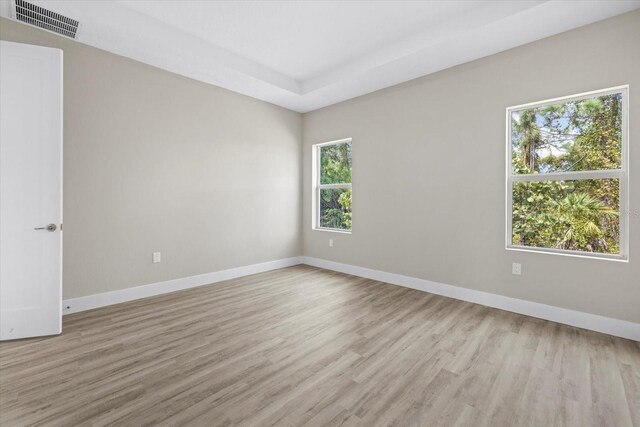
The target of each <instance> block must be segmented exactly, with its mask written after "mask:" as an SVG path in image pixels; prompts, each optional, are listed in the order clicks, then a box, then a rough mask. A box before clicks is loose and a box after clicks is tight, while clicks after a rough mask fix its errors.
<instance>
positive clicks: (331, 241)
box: [329, 239, 333, 248]
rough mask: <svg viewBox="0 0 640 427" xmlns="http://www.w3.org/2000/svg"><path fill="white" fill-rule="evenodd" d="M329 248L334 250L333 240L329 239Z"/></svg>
mask: <svg viewBox="0 0 640 427" xmlns="http://www.w3.org/2000/svg"><path fill="white" fill-rule="evenodd" d="M329 247H330V248H332V247H333V239H329Z"/></svg>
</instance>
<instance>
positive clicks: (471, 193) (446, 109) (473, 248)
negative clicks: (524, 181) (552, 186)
mask: <svg viewBox="0 0 640 427" xmlns="http://www.w3.org/2000/svg"><path fill="white" fill-rule="evenodd" d="M627 83H628V84H630V87H631V89H630V90H631V96H630V100H631V105H630V118H631V120H630V122H631V128H630V135H631V139H630V151H631V159H630V160H631V161H630V169H631V174H632V175H631V178H632V181H631V200H630V202H631V209H632V211H634V212H640V197H638V196H639V195H640V194H638V187H639V185H638V184H640V183H639V182H638V176H639V175H640V147H639V146H638V135H640V120H638V119H639V117H638V111H640V102H639V101H640V95H639V93H637V91H638V90H640V12H638V11H636V12H632V13H629V14H626V15H622V16H620V17H616V18H613V19H610V20H607V21H603V22H600V23H596V24H593V25H590V26H588V27H583V28H580V29H577V30H574V31H571V32H567V33H564V34H560V35H558V36H555V37H552V38H548V39H545V40H542V41H539V42H536V43H532V44H529V45H526V46H522V47H519V48H516V49H512V50H509V51H506V52H503V53H500V54H497V55H493V56H490V57H487V58H484V59H481V60H478V61H474V62H471V63H468V64H464V65H461V66H458V67H455V68H452V69H448V70H445V71H443V72H440V73H437V74H434V75H430V76H426V77H423V78H419V79H416V80H413V81H410V82H408V83H405V84H401V85H398V86H395V87H392V88H389V89H385V90H382V91H379V92H376V93H373V94H370V95H366V96H363V97H360V98H357V99H353V100H350V101H346V102H343V103H341V104H338V105H334V106H331V107H327V108H324V109H321V110H318V111H315V112H311V113H308V114H305V115H304V119H303V120H304V122H303V130H304V131H303V134H304V139H303V140H304V152H303V159H304V162H303V166H304V169H303V179H304V185H303V190H304V196H303V206H304V207H303V252H304V254H305V255H308V256H312V257H318V258H324V259H328V260H333V261H338V262H343V263H348V264H353V265H358V266H363V267H369V268H373V269H379V270H384V271H388V272H393V273H400V274H404V275H408V276H414V277H418V278H423V279H429V280H433V281H438V282H443V283H447V284H451V285H457V286H464V287H467V288H471V289H477V290H481V291H487V292H492V293H497V294H501V295H506V296H510V297H516V298H522V299H526V300H531V301H536V302H540V303H546V304H551V305H555V306H560V307H566V308H570V309H575V310H580V311H585V312H589V313H595V314H600V315H605V316H609V317H613V318H619V319H625V320H629V321H634V322H640V279H639V278H640V216H639V215H638V214H636V215H634V216H631V217H630V220H629V222H630V228H631V236H630V262H628V263H623V262H614V261H605V260H593V259H582V258H574V257H566V256H558V255H550V254H539V253H522V252H512V251H506V250H505V248H504V241H505V108H506V107H507V106H510V105H517V104H522V103H526V102H532V101H538V100H543V99H547V98H553V97H558V96H562V95H570V94H574V93H579V92H585V91H590V90H595V89H601V88H606V87H611V86H616V85H621V84H627ZM346 137H353V156H354V158H353V234H351V235H344V234H336V233H330V232H326V231H314V230H312V229H311V219H310V216H311V194H312V192H311V169H310V166H311V145H312V144H315V143H319V142H324V141H331V140H336V139H341V138H346ZM329 238H332V239H334V247H333V248H330V247H329V246H328V239H329ZM512 262H520V263H522V269H523V273H522V276H520V277H518V276H513V275H512V274H511V263H512Z"/></svg>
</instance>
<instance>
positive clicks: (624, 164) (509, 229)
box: [505, 85, 629, 262]
mask: <svg viewBox="0 0 640 427" xmlns="http://www.w3.org/2000/svg"><path fill="white" fill-rule="evenodd" d="M613 93H622V152H621V165H620V166H621V167H620V169H610V170H593V171H577V172H556V173H535V174H514V173H513V166H512V163H511V162H512V160H511V152H512V147H511V114H512V113H513V112H514V111H519V110H523V109H527V108H533V107H541V106H545V105H550V104H557V103H560V102H568V101H579V100H582V99H588V98H593V97H596V96H603V95H610V94H613ZM506 124H507V127H506V142H507V144H506V145H507V151H506V152H507V158H506V201H507V203H506V233H505V234H506V242H505V243H506V249H507V250H513V251H524V252H539V253H550V254H556V255H565V256H575V257H581V258H595V259H606V260H613V261H624V262H628V261H629V222H628V217H629V215H628V213H629V85H623V86H616V87H611V88H607V89H602V90H594V91H591V92H584V93H579V94H576V95H569V96H562V97H559V98H553V99H546V100H544V101H538V102H531V103H528V104H521V105H515V106H512V107H507V111H506ZM602 178H613V179H619V180H620V253H619V254H604V253H593V252H583V251H573V250H567V249H554V248H537V247H532V246H522V245H514V244H513V223H512V221H513V183H514V182H533V181H557V180H583V179H602Z"/></svg>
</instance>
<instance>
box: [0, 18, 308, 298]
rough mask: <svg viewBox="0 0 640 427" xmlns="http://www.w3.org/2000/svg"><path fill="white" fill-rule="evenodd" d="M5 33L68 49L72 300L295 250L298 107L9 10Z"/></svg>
mask: <svg viewBox="0 0 640 427" xmlns="http://www.w3.org/2000/svg"><path fill="white" fill-rule="evenodd" d="M0 38H1V39H3V40H9V41H17V42H22V43H30V44H37V45H42V46H51V47H57V48H61V49H63V50H64V74H65V75H64V85H65V88H64V96H65V100H64V114H65V120H64V133H65V135H64V151H65V153H64V173H65V176H64V276H63V278H64V280H63V282H64V285H63V288H64V298H72V297H78V296H84V295H91V294H95V293H100V292H106V291H112V290H117V289H122V288H127V287H132V286H137V285H144V284H148V283H153V282H158V281H163V280H169V279H175V278H181V277H186V276H191V275H196V274H202V273H208V272H212V271H218V270H222V269H226V268H232V267H238V266H243V265H248V264H254V263H259V262H263V261H269V260H274V259H280V258H286V257H291V256H297V255H299V254H300V251H301V248H300V217H301V215H300V208H301V201H300V196H301V189H300V182H301V177H300V168H301V166H300V165H301V158H300V151H301V147H300V140H301V123H302V118H301V115H300V114H298V113H295V112H292V111H289V110H286V109H283V108H280V107H276V106H274V105H271V104H267V103H265V102H262V101H258V100H255V99H252V98H249V97H246V96H242V95H238V94H236V93H233V92H230V91H227V90H225V89H221V88H217V87H214V86H211V85H207V84H204V83H200V82H196V81H194V80H190V79H187V78H184V77H180V76H178V75H175V74H171V73H169V72H166V71H162V70H160V69H157V68H153V67H150V66H147V65H144V64H142V63H139V62H136V61H132V60H129V59H126V58H123V57H120V56H117V55H113V54H110V53H107V52H105V51H101V50H98V49H95V48H92V47H89V46H85V45H82V44H79V43H76V42H73V41H69V40H66V39H64V38H63V37H59V36H55V35H52V34H49V33H46V32H44V31H40V30H38V29H34V28H31V27H28V26H25V25H21V24H18V23H15V22H12V21H8V20H5V19H2V20H0ZM154 251H160V252H162V262H161V263H160V264H152V263H151V254H152V252H154Z"/></svg>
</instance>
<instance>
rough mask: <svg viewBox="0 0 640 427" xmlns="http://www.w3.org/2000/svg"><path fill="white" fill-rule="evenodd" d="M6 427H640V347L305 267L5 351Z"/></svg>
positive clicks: (113, 313)
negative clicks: (240, 426)
mask: <svg viewBox="0 0 640 427" xmlns="http://www.w3.org/2000/svg"><path fill="white" fill-rule="evenodd" d="M0 425H2V426H22V425H48V426H75V425H95V426H103V425H124V426H142V425H167V426H169V425H194V426H214V425H224V426H227V425H243V426H269V425H283V426H289V425H291V426H299V425H310V426H325V425H330V426H335V425H347V426H354V425H360V426H376V425H381V426H386V425H398V426H435V425H442V426H552V425H553V426H563V425H572V426H634V425H635V426H640V343H637V342H634V341H629V340H624V339H619V338H614V337H611V336H608V335H603V334H598V333H595V332H589V331H586V330H582V329H577V328H572V327H568V326H563V325H559V324H556V323H552V322H547V321H544V320H539V319H535V318H531V317H526V316H521V315H517V314H513V313H508V312H505V311H501V310H496V309H491V308H487V307H483V306H480V305H475V304H471V303H466V302H461V301H456V300H452V299H449V298H445V297H440V296H436V295H432V294H428V293H423V292H419V291H415V290H411V289H405V288H401V287H396V286H392V285H388V284H384V283H380V282H376V281H373V280H367V279H362V278H358V277H353V276H348V275H344V274H340V273H335V272H329V271H325V270H321V269H317V268H313V267H309V266H296V267H291V268H286V269H282V270H277V271H273V272H269V273H263V274H258V275H254V276H249V277H245V278H242V279H236V280H230V281H227V282H223V283H218V284H215V285H210V286H204V287H200V288H195V289H191V290H186V291H181V292H176V293H173V294H166V295H161V296H158V297H153V298H147V299H144V300H138V301H133V302H130V303H125V304H120V305H115V306H111V307H105V308H102V309H97V310H93V311H88V312H84V313H78V314H73V315H69V316H66V317H65V318H64V332H63V334H62V335H60V336H56V337H52V338H47V339H30V340H21V341H13V342H3V343H0Z"/></svg>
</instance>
